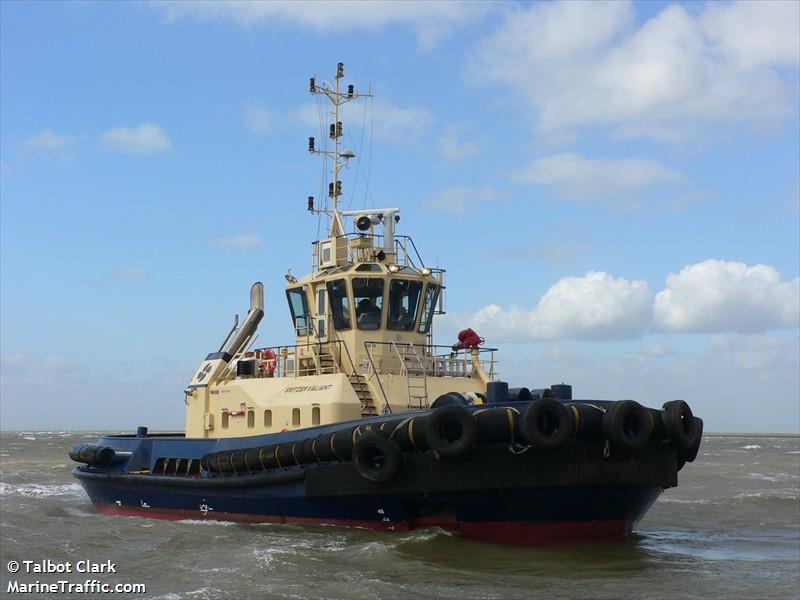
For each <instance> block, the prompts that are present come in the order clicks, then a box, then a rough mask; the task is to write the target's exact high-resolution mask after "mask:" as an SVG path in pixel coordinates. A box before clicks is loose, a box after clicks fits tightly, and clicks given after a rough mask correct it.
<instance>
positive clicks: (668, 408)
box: [661, 400, 697, 450]
mask: <svg viewBox="0 0 800 600" xmlns="http://www.w3.org/2000/svg"><path fill="white" fill-rule="evenodd" d="M663 409H664V410H663V412H662V413H661V420H662V422H663V423H664V431H665V432H666V434H667V437H669V441H670V444H671V445H672V447H673V448H677V449H680V450H688V449H689V448H691V447H692V445H693V444H694V442H695V441H696V440H695V438H696V437H697V431H696V429H697V423H696V422H695V420H694V418H693V415H692V409H691V408H689V405H688V404H687V403H686V402H684V401H683V400H671V401H669V402H665V403H664V406H663Z"/></svg>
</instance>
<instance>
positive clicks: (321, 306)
mask: <svg viewBox="0 0 800 600" xmlns="http://www.w3.org/2000/svg"><path fill="white" fill-rule="evenodd" d="M315 300H316V302H315V307H314V320H315V326H314V329H315V332H316V335H317V339H319V341H320V342H327V341H328V290H327V289H326V287H325V284H324V283H323V284H322V285H320V286H317V289H316V294H315Z"/></svg>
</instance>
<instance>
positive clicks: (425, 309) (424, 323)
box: [419, 283, 439, 333]
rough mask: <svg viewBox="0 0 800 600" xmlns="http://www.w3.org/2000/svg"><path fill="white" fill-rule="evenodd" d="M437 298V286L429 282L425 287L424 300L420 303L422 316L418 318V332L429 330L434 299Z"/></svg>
mask: <svg viewBox="0 0 800 600" xmlns="http://www.w3.org/2000/svg"><path fill="white" fill-rule="evenodd" d="M438 299H439V286H438V285H436V284H434V283H429V284H428V287H427V288H425V300H424V302H423V303H422V318H421V319H420V320H419V332H420V333H428V332H429V331H430V330H431V321H432V320H433V312H434V309H435V308H436V301H437V300H438Z"/></svg>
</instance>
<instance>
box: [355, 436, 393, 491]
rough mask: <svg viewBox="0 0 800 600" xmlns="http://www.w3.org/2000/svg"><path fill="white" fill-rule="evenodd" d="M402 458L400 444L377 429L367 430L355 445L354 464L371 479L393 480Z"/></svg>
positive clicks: (380, 480)
mask: <svg viewBox="0 0 800 600" xmlns="http://www.w3.org/2000/svg"><path fill="white" fill-rule="evenodd" d="M402 460H403V455H402V453H401V452H400V448H399V446H398V445H397V444H396V443H395V442H393V441H392V440H390V439H387V438H385V437H383V436H382V435H381V434H380V433H378V432H377V431H367V432H366V433H365V434H364V435H362V436H361V437H359V438H358V440H357V441H356V443H355V445H354V446H353V465H354V466H355V468H356V471H357V472H358V474H359V475H361V476H362V477H363V478H364V479H369V480H370V481H377V482H378V483H385V482H387V481H391V480H392V479H393V478H394V476H395V475H396V474H397V471H398V469H399V468H400V463H401V462H402Z"/></svg>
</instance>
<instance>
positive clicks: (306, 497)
mask: <svg viewBox="0 0 800 600" xmlns="http://www.w3.org/2000/svg"><path fill="white" fill-rule="evenodd" d="M343 78H344V66H343V64H342V63H339V64H338V67H337V71H336V76H335V78H334V80H333V82H332V83H329V82H319V83H318V82H317V81H316V78H314V77H312V78H311V79H310V85H309V91H310V92H311V94H315V95H320V96H324V97H325V98H327V100H328V101H330V103H331V105H332V110H331V114H332V122H331V123H330V129H329V131H330V135H329V139H327V140H326V141H325V143H324V144H323V147H321V148H319V147H318V146H317V144H316V141H315V139H314V138H313V137H311V138H309V140H308V150H309V152H310V153H311V154H313V155H318V156H321V157H324V158H325V159H326V160H329V161H330V165H331V166H332V169H331V171H332V173H331V175H332V177H331V180H330V183H328V200H329V202H328V203H325V204H324V205H323V206H322V207H320V208H317V207H315V204H314V198H313V197H311V196H309V197H308V201H307V202H308V204H307V207H306V208H307V209H308V211H309V212H311V213H312V214H318V215H324V216H326V217H327V218H328V219H329V223H330V227H329V229H328V235H327V237H325V238H323V239H319V240H316V241H314V242H313V243H312V252H311V258H312V261H311V264H312V269H311V273H310V274H309V275H307V276H305V277H303V278H302V279H297V278H296V277H295V276H293V275H292V274H291V271H289V273H287V275H286V280H287V281H288V285H286V298H287V301H288V305H289V312H290V315H291V319H292V322H293V325H294V331H295V340H294V343H293V344H290V345H281V346H267V347H258V348H256V347H255V341H256V338H257V336H256V329H257V327H258V324H259V321H260V320H261V318H262V317H263V315H264V290H263V285H262V284H261V283H260V282H257V283H255V284H253V286H252V288H251V290H250V309H249V312H248V313H247V315H246V317H245V319H244V320H243V322H242V323H241V324H239V322H238V316H237V318H236V319H235V320H234V323H233V326H232V327H231V328H230V330H229V331H228V333H227V335H226V336H225V338H224V339H223V341H222V343H221V344H220V346H219V347H218V348H216V350H214V351H213V352H211V353H209V354H208V355H207V356H206V357H205V360H203V362H202V363H201V364H200V366H199V367H198V369H197V371H196V373H195V374H194V376H193V377H192V379H191V381H190V382H189V384H188V386H187V387H186V389H185V390H184V394H185V403H186V425H185V432H184V433H166V434H154V433H148V430H147V428H146V427H139V428H138V430H137V432H136V433H135V434H129V435H105V436H103V437H101V438H100V439H99V440H98V441H97V442H96V443H95V444H91V445H79V446H74V447H73V448H71V449H70V453H69V455H70V458H72V459H73V460H74V461H76V462H78V463H81V464H80V466H78V467H76V468H75V470H74V475H75V476H76V477H77V478H78V480H79V481H80V482H81V484H82V485H83V487H84V489H85V490H86V493H87V494H88V495H89V498H90V499H91V501H92V502H93V503H94V505H95V507H96V509H97V510H98V511H99V512H100V513H103V514H108V515H136V516H142V517H155V518H163V519H217V520H230V521H246V522H276V523H290V522H291V523H306V524H323V525H338V526H355V527H366V528H371V529H380V530H393V531H407V530H410V529H416V528H419V527H431V526H434V527H440V528H442V529H445V530H447V531H451V532H453V533H455V534H457V535H460V536H462V537H464V538H468V539H474V540H483V541H488V542H500V543H514V544H540V543H552V542H563V541H583V540H600V539H617V538H621V537H623V536H625V535H626V534H628V533H630V532H631V531H632V530H633V528H634V527H635V526H636V524H637V523H638V522H639V520H640V519H641V518H642V516H643V515H644V514H645V512H646V511H647V510H648V508H649V507H650V506H651V505H652V503H653V502H654V501H655V500H656V499H657V498H658V496H659V495H660V494H661V492H662V490H665V489H667V488H670V487H674V486H676V485H677V473H678V471H679V470H680V469H681V468H682V467H683V466H684V464H685V463H686V462H691V461H693V460H694V459H695V457H696V456H697V453H698V449H699V446H700V440H701V435H702V428H703V422H702V420H701V419H699V418H697V417H695V416H693V415H692V411H691V409H690V407H689V406H688V404H687V403H686V402H684V401H683V400H673V401H671V402H667V403H666V404H664V405H663V407H662V408H660V409H654V408H646V407H644V406H642V405H641V404H639V403H637V402H635V401H633V400H621V401H600V400H578V399H573V398H572V388H571V386H569V385H566V384H563V383H562V384H557V385H551V386H549V387H540V388H533V389H531V388H527V387H513V388H509V385H508V383H506V382H504V381H501V380H499V378H498V376H497V372H496V368H497V363H496V361H495V352H496V349H495V348H488V347H485V346H484V340H483V338H481V337H480V336H479V335H478V334H477V333H476V332H474V331H473V330H471V329H465V330H464V331H462V332H461V333H460V334H459V335H458V342H457V343H456V344H455V345H453V346H437V345H434V343H433V333H432V324H433V320H434V317H435V316H436V315H440V314H443V313H444V292H445V287H446V286H445V271H444V270H443V269H439V268H432V267H430V266H427V265H426V264H425V263H424V262H423V260H422V258H421V257H420V255H419V253H418V252H417V249H416V246H415V245H414V242H413V240H412V239H411V238H410V237H408V236H405V235H399V234H398V233H396V227H397V224H398V222H399V221H400V209H399V208H380V209H369V210H366V209H365V210H341V209H340V197H341V195H342V182H341V180H340V179H339V176H340V173H341V172H342V169H343V168H344V167H345V166H347V165H348V163H349V161H350V160H352V159H353V158H354V156H355V155H354V153H353V152H352V151H349V150H344V149H342V147H341V138H342V133H343V123H342V121H341V117H342V113H341V107H342V106H343V105H344V104H346V103H348V102H351V101H354V100H357V99H361V98H364V97H366V96H370V94H369V93H361V92H358V91H356V90H355V89H354V86H353V85H347V87H346V88H345V87H344V86H343V85H341V84H342V80H343ZM348 225H349V226H350V228H351V229H352V231H348Z"/></svg>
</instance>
